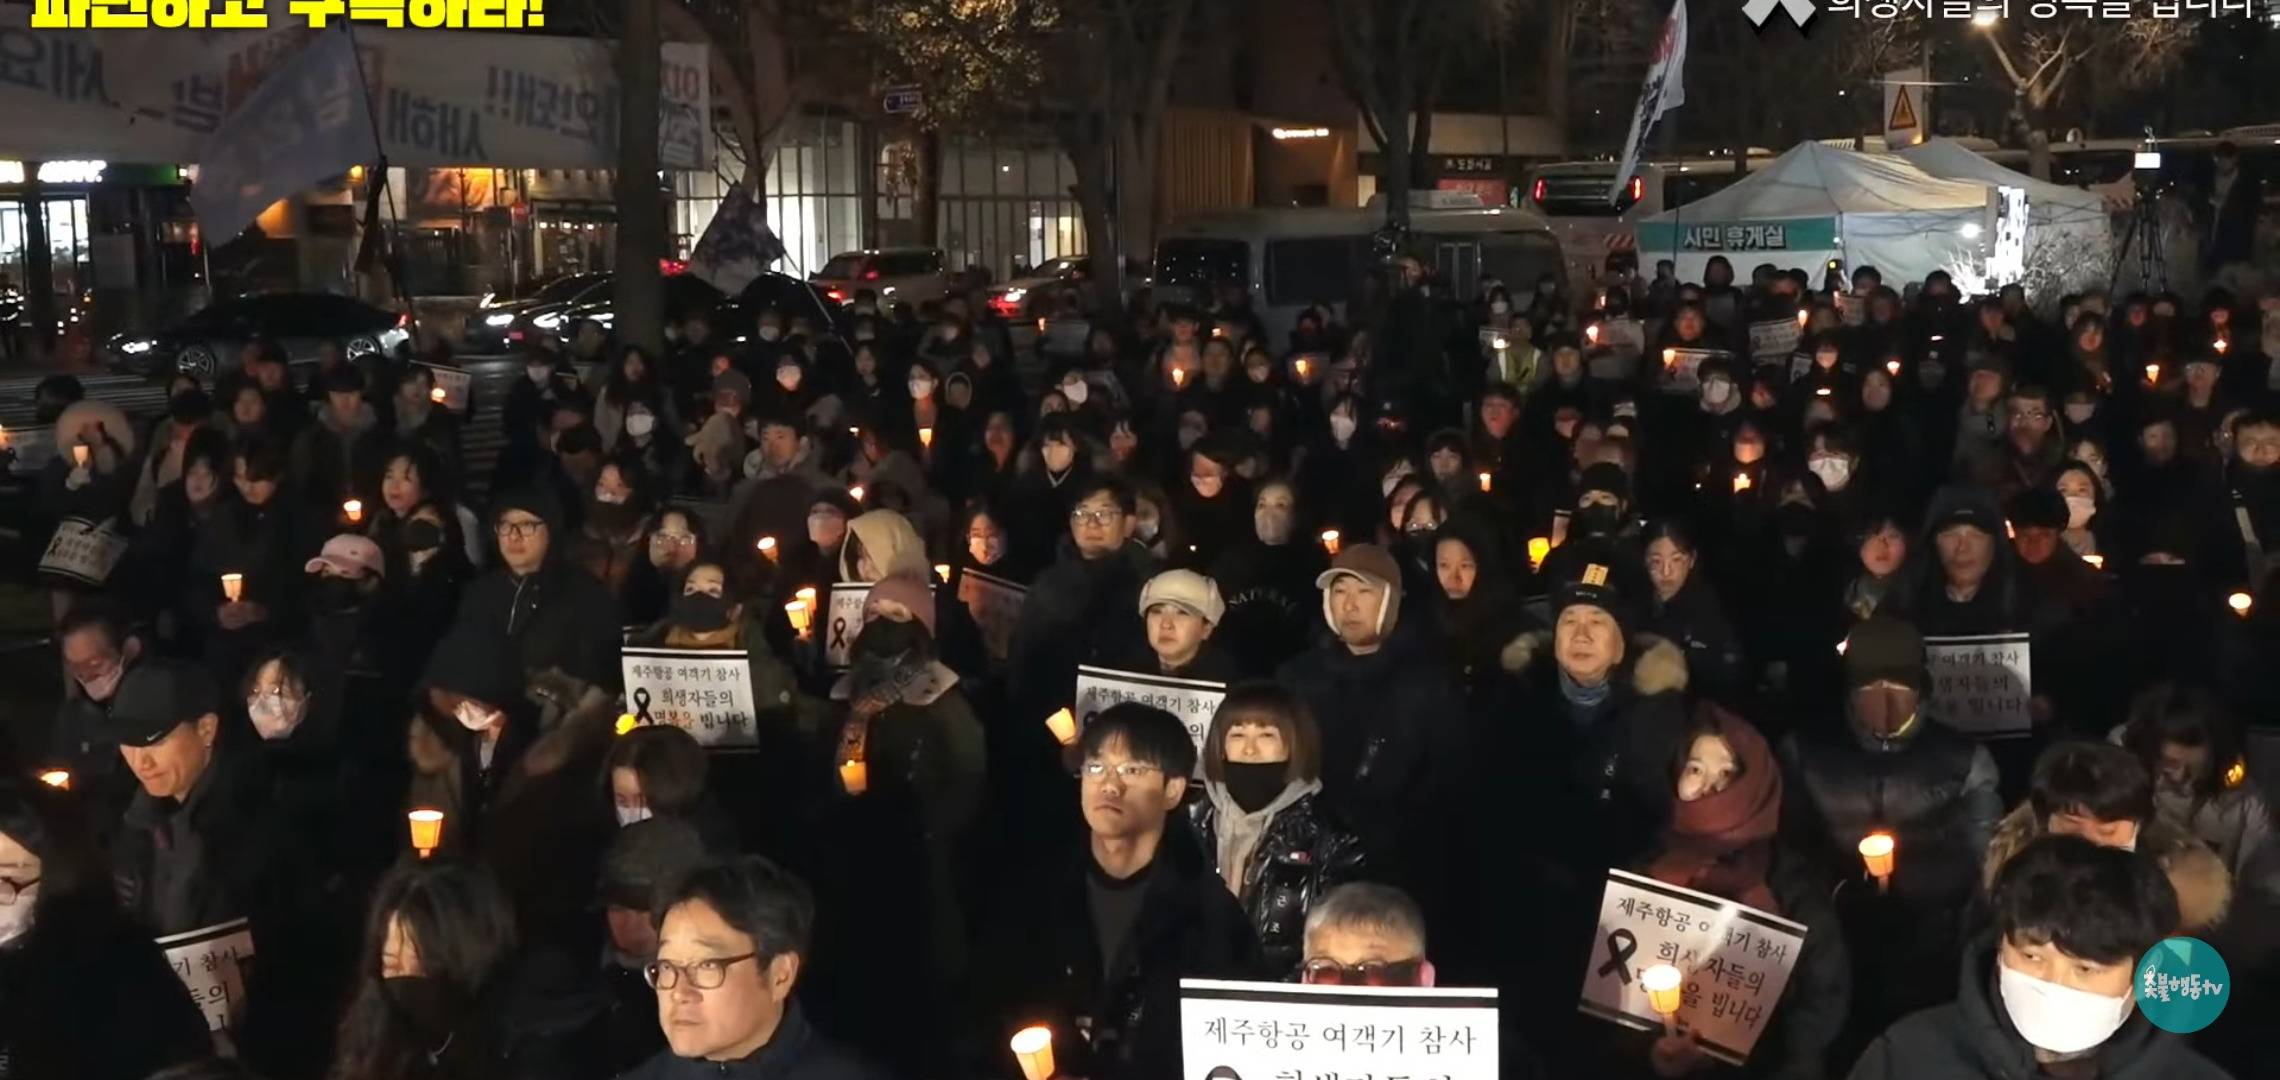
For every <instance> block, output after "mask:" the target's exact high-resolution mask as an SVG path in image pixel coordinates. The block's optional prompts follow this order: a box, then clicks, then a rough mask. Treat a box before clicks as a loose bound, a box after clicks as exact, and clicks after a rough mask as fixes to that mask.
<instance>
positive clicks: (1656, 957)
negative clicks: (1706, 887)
mask: <svg viewBox="0 0 2280 1080" xmlns="http://www.w3.org/2000/svg"><path fill="white" fill-rule="evenodd" d="M1805 933H1806V927H1805V925H1804V924H1802V923H1797V922H1792V921H1790V920H1788V919H1784V918H1782V917H1781V916H1779V915H1770V914H1767V913H1766V912H1763V911H1759V910H1757V909H1756V908H1752V907H1745V906H1743V905H1741V904H1737V903H1734V902H1733V901H1731V900H1722V899H1719V898H1718V897H1715V896H1712V895H1710V894H1708V893H1702V892H1696V891H1694V890H1692V889H1685V888H1680V887H1679V886H1676V885H1667V884H1664V883H1663V882H1660V881H1656V880H1654V879H1653V878H1648V877H1641V876H1639V875H1637V874H1632V873H1626V872H1624V871H1622V870H1609V871H1607V889H1606V891H1605V892H1603V893H1601V894H1600V898H1599V927H1598V929H1597V930H1596V931H1594V932H1593V934H1592V944H1591V959H1590V960H1588V961H1586V962H1585V964H1584V968H1583V996H1582V999H1581V1000H1579V1001H1578V1002H1577V1003H1576V1008H1578V1009H1580V1010H1582V1011H1583V1012H1584V1013H1585V1014H1586V1015H1590V1016H1596V1017H1599V1018H1600V1019H1602V1020H1610V1021H1613V1022H1615V1023H1618V1024H1622V1025H1624V1026H1626V1027H1634V1028H1638V1029H1640V1030H1643V1031H1644V1030H1654V1029H1658V1028H1660V1027H1662V1026H1663V1025H1662V1018H1661V1017H1660V1016H1658V1015H1656V1013H1655V1010H1654V1008H1653V1007H1652V1006H1651V1005H1649V1004H1648V1002H1647V991H1646V989H1645V988H1644V987H1643V986H1641V985H1640V982H1639V977H1640V974H1641V973H1642V972H1644V971H1646V969H1648V968H1650V967H1653V966H1655V965H1657V964H1669V965H1672V966H1674V967H1676V968H1678V970H1679V971H1680V972H1682V973H1683V974H1684V975H1685V977H1686V981H1685V984H1684V985H1685V996H1684V997H1683V998H1682V999H1681V1003H1680V1005H1679V1008H1678V1021H1679V1025H1680V1026H1681V1027H1683V1028H1684V1029H1686V1030H1687V1031H1688V1032H1691V1033H1692V1034H1693V1035H1694V1037H1695V1041H1696V1042H1697V1043H1698V1044H1699V1045H1700V1046H1701V1048H1702V1051H1703V1052H1704V1053H1706V1054H1708V1055H1709V1056H1711V1057H1714V1058H1717V1059H1719V1060H1720V1061H1724V1062H1726V1063H1728V1064H1731V1065H1740V1064H1741V1063H1743V1062H1744V1061H1746V1060H1748V1059H1749V1056H1750V1050H1751V1048H1752V1047H1755V1046H1756V1045H1757V1041H1758V1036H1760V1035H1763V1034H1765V1029H1766V1027H1767V1026H1768V1025H1769V1024H1770V1023H1771V1022H1772V1015H1773V1010H1774V1007H1775V1006H1776V1005H1778V1004H1780V1002H1781V991H1782V988H1783V987H1785V986H1788V985H1789V973H1790V972H1791V971H1792V970H1793V969H1795V968H1796V966H1797V954H1798V952H1799V950H1801V949H1803V948H1804V946H1805Z"/></svg>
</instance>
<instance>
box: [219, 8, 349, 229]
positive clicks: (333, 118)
mask: <svg viewBox="0 0 2280 1080" xmlns="http://www.w3.org/2000/svg"><path fill="white" fill-rule="evenodd" d="M376 153H377V151H376V150H375V149H374V145H373V140H372V105H371V95H370V94H369V93H368V92H367V91H366V89H365V86H364V80H363V79H362V78H360V77H359V76H358V73H357V65H356V46H355V43H354V39H352V38H350V37H349V35H348V31H347V30H346V29H335V30H324V31H320V32H318V33H317V35H316V37H315V39H314V40H312V41H311V42H309V44H308V45H306V46H304V47H303V48H302V49H301V52H300V53H299V55H296V56H295V57H293V59H291V60H290V61H287V62H286V63H285V64H284V65H283V66H281V67H279V68H278V69H277V70H275V71H272V72H270V73H269V76H268V77H267V78H265V79H263V80H261V84H260V85H258V86H256V87H254V90H253V93H252V94H250V95H247V97H246V99H245V103H244V104H243V105H240V106H238V109H237V111H236V112H233V113H231V114H230V115H229V117H228V118H227V119H225V120H223V121H222V124H221V126H220V127H218V128H216V129H214V133H213V134H212V135H210V136H208V137H207V138H206V141H205V144H204V145H202V146H200V147H199V148H198V184H197V187H196V188H194V189H193V190H192V191H191V192H190V205H191V206H192V207H193V208H194V209H196V210H197V211H198V225H199V229H200V231H202V232H204V233H205V235H206V238H207V241H208V242H209V243H216V244H220V243H227V242H229V241H230V240H231V239H232V238H234V237H236V236H237V234H238V233H240V232H243V231H244V230H245V227H246V226H248V225H251V224H252V223H253V219H254V218H256V217H259V216H260V215H261V212H262V211H263V210H265V209H268V207H269V205H270V204H271V203H274V202H276V201H277V200H279V199H283V198H287V197H290V196H292V195H294V194H296V193H298V192H300V191H302V190H304V189H306V188H308V187H310V186H312V185H315V184H317V183H320V182H322V181H324V180H326V179H329V178H331V177H335V176H339V175H340V174H342V173H345V172H347V171H348V170H349V167H350V166H354V165H363V164H367V163H369V162H370V161H371V160H372V159H373V157H374V156H375V154H376Z"/></svg>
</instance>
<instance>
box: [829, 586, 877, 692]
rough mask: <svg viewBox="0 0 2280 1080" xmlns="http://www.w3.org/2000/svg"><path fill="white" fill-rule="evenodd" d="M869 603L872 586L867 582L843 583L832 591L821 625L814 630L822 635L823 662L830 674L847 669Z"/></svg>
mask: <svg viewBox="0 0 2280 1080" xmlns="http://www.w3.org/2000/svg"><path fill="white" fill-rule="evenodd" d="M870 599H871V586H870V585H869V584H868V583H866V582H859V581H842V582H840V583H839V584H837V585H834V586H832V587H831V600H830V602H829V603H828V604H826V605H825V606H824V613H823V625H822V626H819V627H816V633H818V634H821V635H823V662H824V663H826V664H829V665H830V666H831V668H832V670H834V671H837V670H839V669H841V668H844V667H846V666H847V663H848V658H849V657H850V656H852V655H853V654H854V651H855V635H857V634H860V633H862V632H863V605H864V604H865V603H867V602H869V601H870Z"/></svg>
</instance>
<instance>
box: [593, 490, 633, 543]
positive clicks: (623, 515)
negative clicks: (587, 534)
mask: <svg viewBox="0 0 2280 1080" xmlns="http://www.w3.org/2000/svg"><path fill="white" fill-rule="evenodd" d="M640 519H641V510H640V508H639V507H636V506H634V505H633V504H632V503H606V502H603V501H601V500H600V499H596V498H592V497H588V498H587V500H586V520H588V521H591V522H593V523H594V527H595V528H597V529H600V530H602V531H603V532H605V533H609V534H611V535H613V536H614V535H616V534H618V533H622V532H624V531H626V530H627V529H629V528H632V527H633V523H634V522H636V521H638V520H640Z"/></svg>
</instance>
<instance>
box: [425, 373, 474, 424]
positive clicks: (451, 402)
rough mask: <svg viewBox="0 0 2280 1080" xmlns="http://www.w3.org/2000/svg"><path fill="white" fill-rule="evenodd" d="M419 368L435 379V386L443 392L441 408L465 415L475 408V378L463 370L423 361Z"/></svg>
mask: <svg viewBox="0 0 2280 1080" xmlns="http://www.w3.org/2000/svg"><path fill="white" fill-rule="evenodd" d="M420 366H421V367H424V368H426V369H428V374H429V375H432V376H434V377H435V385H436V386H437V387H438V388H440V389H441V390H442V391H443V407H444V408H446V409H450V410H451V411H452V412H455V413H466V412H468V411H469V410H471V409H473V408H474V406H475V376H474V375H472V374H470V373H469V372H467V371H466V370H465V369H463V368H455V367H443V366H441V365H437V364H430V363H427V362H425V361H422V362H421V363H420Z"/></svg>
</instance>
